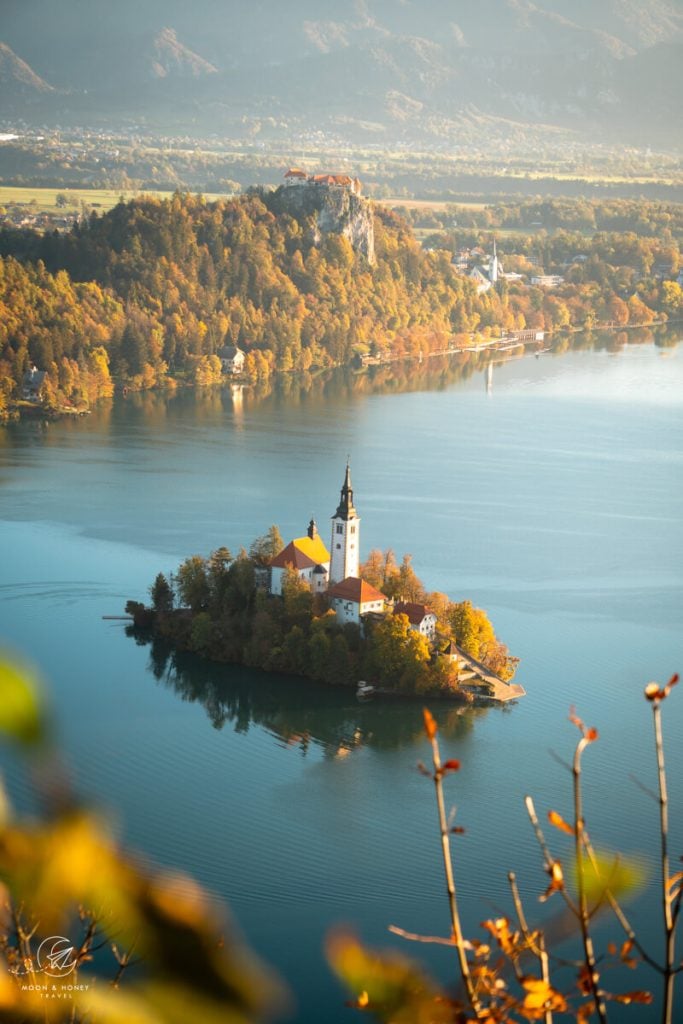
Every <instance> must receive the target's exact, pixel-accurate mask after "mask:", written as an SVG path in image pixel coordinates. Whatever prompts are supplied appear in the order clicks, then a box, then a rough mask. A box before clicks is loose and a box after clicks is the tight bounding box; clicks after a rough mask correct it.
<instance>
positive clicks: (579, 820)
mask: <svg viewBox="0 0 683 1024" xmlns="http://www.w3.org/2000/svg"><path fill="white" fill-rule="evenodd" d="M580 728H581V729H582V733H583V734H582V736H581V739H580V740H579V742H578V743H577V744H576V751H575V753H574V763H573V765H572V774H573V777H574V851H575V857H576V877H577V889H578V919H579V926H580V928H581V939H582V942H583V952H584V957H585V962H586V978H587V981H588V984H589V986H590V991H591V995H592V997H593V1002H594V1003H595V1010H596V1013H597V1015H598V1020H599V1021H600V1022H601V1024H606V1021H607V1008H606V1006H605V999H604V996H603V994H602V991H601V989H600V975H599V973H598V968H597V963H596V959H595V950H594V948H593V939H592V936H591V933H590V915H589V913H588V900H587V897H586V879H585V876H584V862H583V858H584V820H583V802H582V794H581V755H582V754H583V752H584V750H585V749H586V747H587V746H588V745H589V743H591V742H592V741H593V739H594V738H596V737H597V733H596V734H595V736H593V730H588V731H586V730H585V729H584V728H583V725H581V726H580Z"/></svg>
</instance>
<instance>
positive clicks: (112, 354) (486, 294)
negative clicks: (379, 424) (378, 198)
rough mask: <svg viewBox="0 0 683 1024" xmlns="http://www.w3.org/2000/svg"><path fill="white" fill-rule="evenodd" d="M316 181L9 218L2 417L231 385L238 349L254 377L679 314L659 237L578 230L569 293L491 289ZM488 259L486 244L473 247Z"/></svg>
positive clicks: (510, 283) (1, 244) (515, 286)
mask: <svg viewBox="0 0 683 1024" xmlns="http://www.w3.org/2000/svg"><path fill="white" fill-rule="evenodd" d="M316 187H318V186H316ZM319 187H320V188H323V187H324V186H322V185H321V186H319ZM335 187H336V186H330V188H331V189H334V188H335ZM311 194H312V193H310V192H306V190H305V189H304V190H300V192H299V193H297V191H296V189H289V190H288V189H287V188H286V187H283V188H280V189H277V190H275V191H268V190H264V189H252V190H250V191H249V192H248V193H246V194H244V195H241V196H238V197H236V198H233V199H229V200H222V201H216V202H207V201H205V200H204V199H203V198H202V197H200V196H189V195H182V194H176V195H175V196H174V197H173V198H171V199H168V200H159V199H156V198H152V197H146V198H145V197H143V198H139V199H135V200H133V201H131V202H128V203H123V202H122V203H120V204H119V205H118V206H116V207H115V208H114V209H112V210H110V211H109V212H107V213H105V214H104V215H98V214H97V213H96V212H95V213H93V214H92V215H91V216H90V217H88V218H85V219H83V220H82V221H80V222H79V223H77V224H75V225H74V227H73V229H72V230H71V231H70V232H67V233H58V232H52V233H49V232H48V233H40V232H38V231H34V230H26V229H16V228H5V229H3V230H1V231H0V312H1V314H2V315H1V316H0V416H1V415H2V414H3V411H6V410H7V409H8V407H12V406H14V407H16V406H17V405H18V404H20V403H21V402H22V400H27V401H28V402H29V404H30V402H31V400H34V402H35V400H36V399H37V398H39V403H36V404H39V407H40V408H41V409H48V410H49V409H60V408H61V409H64V408H69V409H77V410H80V409H86V408H87V407H88V405H89V404H90V403H91V402H93V401H94V400H96V399H98V398H101V397H104V396H108V395H110V394H112V392H113V389H114V385H115V384H118V385H120V386H121V387H126V388H128V389H131V390H142V389H147V388H152V387H156V386H171V387H172V386H174V385H175V384H177V383H187V382H189V383H197V384H211V383H218V382H220V381H221V379H223V371H224V366H223V364H222V362H221V353H223V352H224V351H225V350H226V348H231V349H233V350H234V349H235V348H239V350H240V352H241V353H243V354H244V363H243V367H242V372H243V374H244V376H246V377H248V378H250V379H252V380H256V379H260V380H264V379H267V378H268V377H270V376H271V375H272V374H274V373H277V372H293V373H303V372H306V371H312V370H317V369H323V368H329V367H332V366H337V365H340V364H347V363H349V362H350V361H351V360H352V359H354V358H357V357H363V356H369V357H370V358H375V359H380V358H381V359H384V358H389V357H390V358H400V357H402V356H414V355H417V354H418V353H424V354H426V353H429V352H434V351H441V350H447V349H449V348H453V347H455V348H458V347H462V346H468V345H471V343H472V342H471V336H472V333H473V332H476V333H479V334H481V335H482V336H483V337H484V338H485V337H487V336H489V335H494V336H495V335H496V334H498V333H500V331H510V330H519V329H524V328H531V329H534V330H537V329H545V330H554V329H556V328H563V327H568V326H586V325H589V326H590V325H591V324H594V323H596V322H602V321H603V320H605V319H606V320H609V322H613V323H617V324H619V325H624V324H642V323H647V322H650V321H652V320H654V319H655V318H664V319H666V317H667V316H672V315H674V316H675V315H676V313H677V312H678V313H680V307H681V302H680V301H679V300H680V287H679V286H678V284H677V283H676V282H675V281H668V280H666V281H664V282H663V283H662V281H661V280H659V278H658V277H657V274H660V277H661V274H662V273H665V270H666V273H667V274H669V276H671V275H672V274H674V275H675V273H676V271H677V264H676V266H674V262H675V260H673V257H671V258H669V256H670V255H671V254H670V253H669V250H667V251H666V252H664V250H662V252H661V253H660V249H661V245H660V246H659V248H657V245H659V243H657V245H654V243H653V245H651V246H650V247H649V249H647V252H648V253H649V254H650V256H651V257H652V258H651V259H649V262H648V261H646V262H645V263H643V260H642V259H641V253H640V249H639V248H638V246H635V247H634V245H630V248H629V244H627V243H628V242H629V241H630V240H632V239H630V238H629V237H626V236H624V244H623V245H622V244H621V242H619V244H612V245H611V247H609V248H608V249H606V248H605V245H604V244H603V242H604V238H605V236H604V235H600V234H597V235H596V236H595V238H594V239H590V238H588V237H585V238H583V239H581V238H580V237H573V238H572V239H571V245H570V246H569V248H567V246H565V249H566V251H567V253H569V257H567V254H566V253H565V249H563V250H562V253H564V256H563V258H571V257H572V253H573V249H572V246H573V247H574V249H576V247H577V246H579V244H580V245H581V246H582V252H583V254H584V256H585V259H584V258H583V256H582V257H581V260H582V262H579V263H578V264H577V265H576V267H575V268H574V269H573V270H572V271H571V272H567V274H566V276H567V280H566V282H565V284H564V285H563V286H562V287H561V288H559V290H558V289H548V288H543V287H537V286H533V284H532V283H530V281H524V280H520V275H519V274H518V275H517V277H516V278H515V277H514V275H513V276H512V277H510V276H509V275H508V276H507V277H505V278H503V277H502V276H501V277H500V279H499V280H498V281H497V282H496V284H495V286H494V287H489V288H487V290H486V291H483V290H482V287H481V281H478V280H477V279H476V277H475V278H473V277H472V276H470V274H469V273H468V272H463V270H462V268H459V267H458V266H457V265H456V263H454V257H453V251H452V249H453V247H454V244H455V243H454V241H453V238H451V237H450V236H443V237H441V238H435V239H432V240H430V241H429V243H428V244H427V245H426V246H421V245H420V243H419V242H418V241H417V239H416V237H415V236H414V234H413V231H412V228H411V227H410V226H409V225H408V224H407V223H406V221H405V220H403V219H402V218H401V217H399V216H398V215H397V214H395V213H393V212H391V211H390V210H388V209H386V208H384V207H382V206H381V205H379V204H377V203H370V202H369V201H368V200H365V199H364V198H362V197H361V196H358V197H356V196H355V195H354V196H353V197H352V199H353V202H354V203H355V204H356V205H355V207H351V208H349V210H347V211H346V213H345V212H344V211H343V210H341V212H340V211H339V210H337V211H336V212H335V211H332V212H333V214H334V215H333V216H332V215H331V214H330V210H325V209H323V208H316V207H315V204H313V205H311V203H310V201H309V200H310V195H311ZM297 195H298V196H299V199H300V201H298V202H294V201H293V199H292V197H296V196H297ZM345 216H346V217H347V219H346V221H345V220H344V217H345ZM324 224H326V225H327V228H326V229H324V230H323V229H321V226H324ZM601 240H602V241H601ZM669 243H670V240H669ZM525 244H526V243H525ZM568 244H569V243H568ZM643 244H644V243H643ZM662 244H663V243H662ZM514 245H515V243H514V240H512V241H508V242H505V241H503V249H504V250H505V251H504V252H503V249H501V255H503V256H504V259H505V261H506V267H507V268H508V269H509V270H510V269H512V270H516V269H521V270H524V269H525V268H526V269H527V270H528V269H529V267H531V266H532V264H531V263H529V260H527V263H529V267H527V266H526V263H524V259H526V256H524V258H523V257H522V256H517V257H514V256H513V255H510V252H512V253H514V252H515V248H514ZM653 246H654V247H653ZM518 248H519V247H518ZM528 248H529V246H527V248H526V249H525V248H524V247H522V249H523V252H524V253H527V249H528ZM641 248H642V246H641ZM674 248H676V252H677V251H678V250H677V247H674ZM669 249H671V244H669ZM508 250H510V251H508ZM570 250H571V251H570ZM558 252H559V250H558ZM484 255H485V254H484ZM528 255H529V257H530V258H533V259H536V264H535V265H534V266H537V265H538V258H537V257H536V256H533V254H532V253H531V250H529V253H528ZM541 255H543V254H541ZM546 255H547V254H546ZM552 255H553V261H555V262H556V257H557V259H559V256H558V255H557V254H555V253H554V251H553V254H552ZM574 255H576V253H574ZM665 256H666V257H667V259H668V262H667V263H666V267H665V268H664V270H663V269H662V267H663V266H664V262H665V260H664V257H665ZM660 257H661V262H662V267H659V264H657V262H656V260H658V259H660ZM472 258H473V259H477V258H480V259H481V258H483V257H478V256H477V255H476V249H473V250H472ZM548 258H549V257H548ZM543 259H545V256H543ZM672 260H673V262H672ZM456 262H457V261H456ZM555 262H552V263H551V264H549V266H550V267H551V269H555ZM622 264H623V267H624V269H623V270H622V269H620V268H621V267H622ZM658 267H659V269H658ZM667 268H668V269H667ZM545 269H546V271H547V269H548V266H546V268H545ZM655 271H657V273H655ZM33 368H35V370H36V371H37V374H38V380H39V387H40V391H39V392H38V389H37V386H34V382H33V381H32V380H31V378H30V373H31V371H32V369H33ZM34 377H35V375H34ZM32 389H33V390H32Z"/></svg>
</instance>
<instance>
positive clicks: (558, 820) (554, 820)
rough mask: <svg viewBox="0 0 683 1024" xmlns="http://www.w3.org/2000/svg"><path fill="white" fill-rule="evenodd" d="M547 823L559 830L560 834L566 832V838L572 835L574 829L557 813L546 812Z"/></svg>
mask: <svg viewBox="0 0 683 1024" xmlns="http://www.w3.org/2000/svg"><path fill="white" fill-rule="evenodd" d="M548 821H549V822H550V824H551V825H554V826H555V828H559V830H560V831H561V832H566V833H567V835H568V836H573V835H574V829H573V828H572V826H571V825H568V824H567V822H566V821H565V820H564V818H563V817H562V816H561V815H560V814H558V813H557V811H548Z"/></svg>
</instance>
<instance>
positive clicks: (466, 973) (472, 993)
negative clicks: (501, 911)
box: [424, 708, 481, 1016]
mask: <svg viewBox="0 0 683 1024" xmlns="http://www.w3.org/2000/svg"><path fill="white" fill-rule="evenodd" d="M424 721H425V732H426V733H427V738H428V739H429V741H430V743H431V745H432V763H433V765H434V775H433V778H434V789H435V792H436V806H437V810H438V814H439V830H440V832H441V852H442V855H443V866H444V872H445V875H446V889H447V892H448V905H449V908H450V912H451V925H452V927H453V938H454V940H455V946H456V948H457V952H458V965H459V967H460V974H461V977H462V980H463V983H464V985H465V990H466V992H467V998H468V1000H469V1003H470V1005H471V1007H472V1009H473V1010H474V1013H475V1016H479V1015H480V1010H481V1004H480V1001H479V997H478V996H477V992H476V989H475V986H474V981H473V979H472V974H471V971H470V965H469V962H468V960H467V953H466V950H465V941H464V938H463V934H462V924H461V922H460V912H459V910H458V899H457V894H456V890H455V879H454V875H453V861H452V859H451V847H450V840H449V829H448V818H447V816H446V805H445V801H444V795H443V775H444V766H443V765H442V764H441V754H440V751H439V742H438V740H437V736H436V734H437V726H436V722H435V721H434V718H433V717H432V715H431V712H429V711H428V710H427V709H426V708H425V711H424ZM447 764H448V762H447ZM450 770H455V762H454V763H453V767H452V768H451V769H450Z"/></svg>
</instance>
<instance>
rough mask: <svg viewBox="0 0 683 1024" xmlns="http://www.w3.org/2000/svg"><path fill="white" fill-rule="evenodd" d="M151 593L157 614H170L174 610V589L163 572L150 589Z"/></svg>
mask: <svg viewBox="0 0 683 1024" xmlns="http://www.w3.org/2000/svg"><path fill="white" fill-rule="evenodd" d="M149 593H150V597H151V598H152V607H153V608H154V611H155V612H170V611H172V610H173V589H172V587H171V585H170V583H169V582H168V580H167V579H166V577H165V576H164V574H163V573H162V572H160V573H159V574H158V576H157V578H156V579H155V580H154V583H153V584H152V586H151V587H150V588H149Z"/></svg>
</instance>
